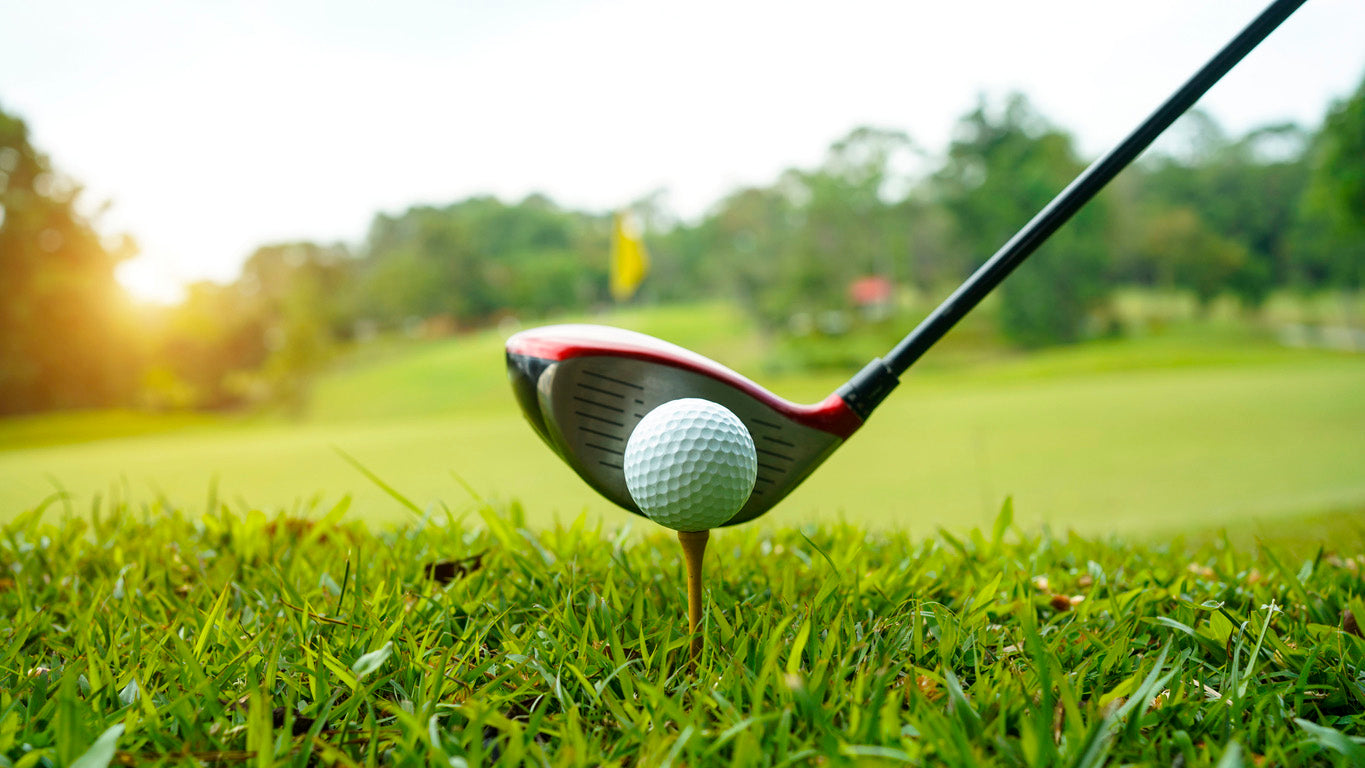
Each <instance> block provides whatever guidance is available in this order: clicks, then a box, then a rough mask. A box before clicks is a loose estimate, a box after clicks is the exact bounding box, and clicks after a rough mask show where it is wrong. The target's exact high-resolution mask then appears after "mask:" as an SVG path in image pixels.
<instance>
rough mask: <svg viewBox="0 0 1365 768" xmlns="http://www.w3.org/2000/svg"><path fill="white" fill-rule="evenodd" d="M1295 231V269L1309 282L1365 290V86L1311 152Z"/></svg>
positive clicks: (1332, 118) (1336, 110)
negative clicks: (1307, 182) (1307, 179)
mask: <svg viewBox="0 0 1365 768" xmlns="http://www.w3.org/2000/svg"><path fill="white" fill-rule="evenodd" d="M1311 157H1312V160H1311V163H1312V171H1311V179H1310V181H1309V187H1308V191H1307V193H1306V194H1305V195H1304V198H1303V202H1302V205H1301V206H1300V208H1299V210H1298V211H1297V213H1298V216H1297V221H1296V222H1295V226H1294V233H1295V244H1296V248H1295V249H1294V254H1293V255H1294V264H1295V267H1296V269H1297V271H1298V276H1299V277H1300V278H1302V279H1304V280H1305V282H1308V283H1310V284H1312V283H1320V284H1327V285H1332V286H1335V287H1339V288H1347V289H1354V290H1359V289H1360V288H1361V287H1362V286H1365V80H1362V81H1361V83H1360V86H1359V87H1358V88H1356V91H1355V93H1354V94H1352V95H1351V96H1350V97H1349V98H1347V99H1345V100H1343V101H1340V102H1338V103H1337V104H1335V105H1334V106H1333V107H1332V109H1331V110H1330V111H1329V112H1328V114H1327V118H1326V120H1325V121H1324V122H1323V126H1322V131H1321V132H1320V133H1319V134H1318V136H1317V140H1316V141H1315V142H1314V146H1313V148H1312V152H1311Z"/></svg>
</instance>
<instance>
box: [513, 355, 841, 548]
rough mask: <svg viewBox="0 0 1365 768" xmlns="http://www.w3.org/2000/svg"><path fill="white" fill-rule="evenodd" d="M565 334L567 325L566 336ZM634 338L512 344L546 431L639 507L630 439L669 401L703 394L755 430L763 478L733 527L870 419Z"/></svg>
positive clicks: (593, 481)
mask: <svg viewBox="0 0 1365 768" xmlns="http://www.w3.org/2000/svg"><path fill="white" fill-rule="evenodd" d="M527 333H529V334H536V333H537V332H535V331H532V332H527ZM519 337H520V338H519ZM565 337H566V334H564V333H563V332H561V333H560V335H559V337H558V338H559V339H560V340H563V339H564V338H565ZM543 338H545V336H544V335H542V336H538V337H537V336H532V337H530V340H531V341H534V340H536V339H543ZM642 339H643V340H647V341H648V342H650V343H649V344H646V343H645V342H644V341H641V340H642ZM631 340H632V341H634V342H635V343H634V344H615V345H613V344H604V343H600V342H595V343H593V344H590V345H586V346H585V347H579V348H576V349H575V353H574V354H573V355H571V356H566V355H563V354H558V353H555V352H554V351H546V349H545V348H544V347H542V346H537V345H536V344H533V343H526V342H527V341H528V337H527V336H526V335H525V334H519V335H518V337H513V339H512V340H509V342H508V352H507V370H508V377H509V378H510V379H511V383H512V389H513V391H514V392H515V393H516V396H517V401H518V403H519V404H520V405H521V408H522V411H523V413H524V414H525V415H526V419H527V421H528V422H530V424H531V427H532V428H533V429H534V430H535V431H536V433H537V434H539V435H540V437H541V438H542V439H543V440H544V441H545V442H546V444H548V445H549V446H550V448H551V449H553V450H554V451H555V453H557V454H559V456H560V458H561V459H563V460H564V462H565V463H567V464H568V465H569V466H570V467H571V468H572V469H573V470H574V471H575V472H577V473H578V475H579V476H580V477H582V478H583V480H584V481H586V482H587V483H588V485H590V486H592V487H593V488H594V489H595V490H597V492H599V493H601V494H602V495H603V496H605V497H606V498H607V499H609V500H610V501H612V502H613V503H615V504H617V505H618V506H621V507H623V508H625V509H627V510H629V511H631V512H635V513H636V514H640V510H639V508H638V507H637V506H636V505H635V502H634V500H633V499H632V498H631V496H630V492H629V490H627V488H626V480H625V473H624V469H623V465H624V462H623V459H624V455H625V449H626V442H627V440H629V438H630V434H631V432H632V431H633V430H634V429H635V425H636V424H638V423H639V421H640V419H641V418H643V417H644V416H645V414H647V413H649V412H650V411H651V410H653V409H654V408H656V407H658V406H660V405H662V404H664V403H666V402H669V401H671V400H676V399H678V398H683V397H699V398H703V399H706V400H710V401H712V402H715V403H718V404H720V405H723V406H725V407H726V408H728V409H730V410H731V411H732V412H733V413H734V414H735V415H736V416H738V417H739V418H740V420H741V421H743V422H744V424H745V426H746V427H747V428H748V429H749V433H750V434H751V435H752V436H753V439H754V446H755V448H756V449H757V451H758V479H757V481H756V482H755V484H754V491H753V493H752V494H751V495H750V497H749V500H748V501H747V502H746V503H745V505H744V506H743V507H742V508H741V509H740V511H739V512H738V513H736V514H735V516H734V517H733V518H731V519H730V521H729V522H728V523H726V524H727V525H734V524H737V523H742V522H746V521H748V520H752V519H754V518H756V517H758V516H759V515H762V514H763V513H765V512H767V511H768V510H770V509H772V508H773V506H774V505H776V504H777V503H778V502H779V501H781V500H782V499H783V498H785V497H786V496H787V495H788V494H789V493H791V491H792V490H793V489H795V488H796V487H797V486H798V485H799V484H800V483H801V481H803V480H805V479H806V477H807V476H809V475H810V473H811V472H812V471H814V470H815V468H816V467H818V466H819V465H820V464H821V463H822V462H823V461H824V460H825V458H826V457H828V456H829V455H830V454H831V453H832V452H833V451H834V450H835V449H836V448H838V447H839V445H841V444H842V443H843V441H844V439H845V438H846V437H847V436H848V434H850V433H851V432H852V430H853V429H856V427H857V424H858V423H860V422H853V421H850V420H849V419H847V418H845V416H844V414H843V413H842V411H841V409H840V406H842V402H838V403H835V402H831V401H826V403H822V404H820V405H818V406H796V405H793V404H791V403H788V402H786V401H785V400H781V399H780V398H777V397H776V396H774V395H772V394H771V393H767V392H766V391H762V390H761V389H758V388H757V385H754V384H753V383H752V382H749V381H748V380H747V379H743V378H742V377H739V376H738V375H737V374H734V373H733V372H731V371H728V369H725V368H723V367H721V366H719V365H717V364H715V363H712V362H711V361H708V360H705V358H701V357H700V356H696V355H693V354H692V353H686V355H682V354H678V353H677V348H673V347H672V345H664V344H662V343H660V342H657V341H656V340H652V339H648V337H642V336H638V335H632V336H631ZM684 352H685V351H684ZM555 358H558V359H555ZM703 363H704V364H703ZM727 374H728V375H727ZM833 399H837V398H833V397H832V400H833ZM840 433H842V434H840Z"/></svg>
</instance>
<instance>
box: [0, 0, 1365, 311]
mask: <svg viewBox="0 0 1365 768" xmlns="http://www.w3.org/2000/svg"><path fill="white" fill-rule="evenodd" d="M1262 7H1263V3H1262V2H1260V1H1259V0H1254V1H1248V0H1217V1H1215V0H1147V1H1146V2H1125V3H1117V2H1097V1H1096V0H1036V1H1035V2H1018V0H956V1H955V2H950V3H928V2H910V1H908V0H901V1H900V2H890V1H888V0H844V1H843V2H840V3H838V4H834V3H819V4H817V3H804V2H793V1H791V0H757V1H756V2H743V1H742V0H690V1H689V2H688V3H668V4H664V3H648V2H639V0H636V1H635V2H628V1H626V0H562V1H560V2H550V1H549V0H464V1H463V2H451V1H435V0H431V1H423V0H393V1H391V2H385V3H372V2H365V3H360V2H342V1H341V0H292V1H287V2H217V1H212V0H206V1H205V2H193V3H185V2H153V1H150V0H129V1H128V2H119V3H100V2H93V1H89V2H73V1H72V0H45V1H44V2H30V3H24V2H20V0H0V107H3V108H4V109H5V110H6V111H9V112H12V113H17V114H19V115H20V116H21V117H23V118H24V119H25V120H26V121H27V123H28V125H29V128H30V131H31V140H32V141H33V142H34V143H35V144H36V145H37V146H38V148H39V149H40V150H42V151H44V152H46V153H48V154H49V155H50V156H51V157H52V159H53V160H54V161H55V162H56V164H57V166H58V167H59V168H60V169H61V170H62V171H64V172H66V173H68V174H70V175H71V176H73V177H74V178H75V179H76V180H77V181H79V182H81V183H82V184H84V185H85V188H86V190H87V192H86V196H85V200H86V201H87V203H88V204H90V205H91V206H92V208H93V206H94V204H95V203H101V202H108V203H109V206H108V208H107V210H105V212H104V213H102V214H101V216H100V219H99V224H100V228H101V230H102V231H105V232H108V233H114V232H126V233H128V234H131V235H132V236H133V237H134V238H135V239H136V240H137V242H138V244H139V247H140V255H138V256H137V257H136V258H135V259H133V260H131V261H129V262H127V263H125V264H124V265H122V266H121V267H120V272H119V277H120V280H122V281H123V282H124V284H125V285H126V286H128V287H129V289H130V290H131V291H133V292H134V293H135V294H136V295H138V296H140V297H143V298H152V299H160V300H164V301H169V300H174V299H175V297H176V296H177V295H178V294H179V291H180V289H181V287H182V286H183V285H185V284H187V283H188V282H192V281H194V280H200V279H213V280H220V281H226V280H231V279H233V278H234V277H235V276H236V275H237V271H238V269H239V267H240V265H241V263H242V262H243V261H244V260H245V259H246V257H247V256H249V255H250V254H251V252H252V251H253V250H254V249H255V248H256V247H257V246H259V245H263V244H266V243H270V242H280V241H285V240H300V239H306V240H314V241H321V242H335V241H343V242H348V243H352V244H357V243H360V242H362V241H363V238H364V235H365V232H366V230H367V229H368V227H369V224H370V222H371V220H372V219H373V217H374V216H375V214H376V213H379V212H387V213H398V212H401V211H402V210H404V209H406V208H407V207H409V206H411V205H415V204H443V203H447V202H452V201H455V200H458V199H462V198H465V197H468V196H471V195H481V194H493V195H497V196H499V197H501V198H503V199H505V200H509V201H510V200H517V199H520V198H522V197H524V196H525V195H527V194H530V193H532V192H540V193H544V194H547V195H549V196H550V197H551V198H553V199H554V200H555V201H557V202H558V203H560V204H561V205H564V206H567V207H573V208H579V209H586V210H593V211H607V210H611V209H612V208H615V207H619V206H622V205H625V204H627V203H630V202H631V201H633V200H636V199H639V198H641V197H643V196H645V195H648V194H650V193H652V192H654V191H656V190H660V189H664V190H667V197H666V198H665V199H666V201H667V204H668V205H669V207H671V209H672V210H673V211H675V212H676V213H677V214H678V215H680V216H682V217H684V218H694V217H697V216H699V215H701V214H702V213H703V212H705V211H706V210H707V208H708V207H709V206H711V205H712V204H714V203H715V202H716V201H717V200H719V199H720V198H721V197H723V196H724V195H725V194H726V193H728V192H730V191H733V190H734V189H736V188H739V187H741V186H745V185H754V184H768V183H771V182H772V181H773V180H774V179H775V178H776V177H777V176H778V174H779V173H781V171H782V170H784V169H786V168H791V167H812V166H815V165H817V164H818V163H819V162H820V160H821V158H822V156H823V155H824V152H825V149H826V148H827V147H828V146H829V144H830V143H831V142H832V141H834V140H836V139H838V138H839V137H841V136H843V135H845V134H846V133H847V132H848V131H850V130H851V129H852V128H854V127H856V126H858V125H875V126H879V127H888V128H898V129H901V130H905V131H906V132H908V133H909V134H910V136H911V137H912V138H913V139H914V140H915V141H916V142H917V143H918V144H919V145H920V146H921V147H923V148H924V149H925V150H927V151H928V152H930V153H931V155H932V154H933V153H939V152H942V151H943V149H944V148H945V147H946V146H947V143H948V142H949V140H950V139H951V135H952V127H953V124H954V121H955V120H956V119H957V118H958V117H959V116H961V115H962V114H963V113H964V112H966V111H968V110H970V109H971V108H973V107H974V106H975V104H976V103H977V99H978V95H979V94H982V93H985V94H989V95H995V96H999V95H1001V94H1005V93H1008V92H1010V91H1012V90H1019V91H1023V92H1025V93H1026V94H1027V95H1028V96H1029V97H1030V99H1031V100H1032V101H1033V103H1034V104H1035V106H1036V107H1037V108H1038V109H1039V111H1040V112H1041V113H1042V114H1043V115H1044V116H1046V117H1047V118H1049V119H1050V120H1051V121H1052V122H1053V123H1054V124H1057V125H1059V126H1061V127H1063V128H1065V129H1067V130H1069V131H1071V132H1072V133H1073V134H1074V135H1075V136H1076V138H1077V141H1078V144H1079V147H1080V148H1081V150H1082V151H1083V152H1084V153H1085V154H1086V155H1087V156H1094V155H1098V154H1100V153H1102V152H1103V151H1105V150H1107V149H1108V148H1109V147H1110V146H1111V145H1112V144H1114V143H1116V142H1117V141H1118V140H1119V139H1121V138H1122V137H1123V136H1124V135H1125V134H1126V133H1127V132H1128V131H1129V130H1131V129H1132V128H1133V127H1134V126H1135V125H1136V124H1137V123H1138V122H1139V121H1140V120H1141V119H1142V118H1144V117H1145V116H1146V115H1147V113H1148V112H1150V111H1151V110H1152V109H1153V108H1154V107H1155V106H1156V105H1157V104H1159V103H1160V102H1161V101H1162V100H1163V99H1164V98H1165V97H1166V96H1167V95H1168V94H1169V93H1170V92H1171V91H1173V90H1174V89H1175V88H1176V87H1178V86H1179V85H1180V83H1182V82H1183V81H1184V80H1185V79H1186V78H1187V77H1188V76H1189V75H1190V74H1191V73H1193V72H1194V70H1195V69H1196V68H1197V67H1198V66H1200V65H1201V64H1202V63H1203V62H1204V61H1205V60H1206V59H1207V58H1208V57H1209V56H1210V55H1211V54H1212V53H1213V52H1214V51H1215V50H1217V49H1218V48H1219V47H1221V46H1222V45H1223V44H1224V43H1225V42H1227V40H1228V39H1230V38H1231V37H1232V36H1233V35H1234V34H1236V32H1237V31H1238V30H1239V29H1241V27H1242V26H1244V25H1245V24H1246V22H1248V21H1249V20H1250V19H1251V18H1253V17H1254V16H1255V15H1256V14H1257V13H1259V12H1260V10H1261V8H1262ZM1362 77H1365V3H1362V2H1359V0H1308V2H1307V4H1306V5H1305V6H1304V7H1303V8H1301V9H1300V10H1299V11H1298V12H1297V13H1296V14H1295V15H1294V16H1293V17H1291V18H1290V19H1289V20H1288V21H1287V22H1286V23H1285V25H1284V26H1283V27H1282V28H1281V29H1280V30H1278V31H1277V32H1276V33H1275V34H1273V35H1272V36H1271V37H1270V39H1268V40H1267V41H1266V42H1265V43H1263V44H1262V45H1261V47H1260V48H1259V49H1257V50H1256V51H1254V52H1252V54H1251V55H1250V56H1249V57H1248V58H1247V59H1246V61H1244V62H1243V63H1242V65H1241V66H1240V67H1239V68H1237V69H1235V70H1234V71H1233V72H1232V73H1231V74H1229V75H1228V76H1227V78H1225V79H1224V81H1223V82H1222V83H1220V84H1219V85H1218V86H1216V87H1215V89H1214V90H1213V91H1211V92H1210V93H1209V95H1208V96H1206V97H1205V99H1204V100H1203V101H1202V102H1201V103H1200V106H1201V107H1203V108H1204V109H1206V110H1207V111H1208V112H1210V113H1211V114H1212V115H1213V116H1214V117H1215V118H1216V119H1217V120H1219V121H1220V122H1221V123H1222V124H1223V125H1224V126H1225V127H1227V128H1228V129H1229V130H1230V131H1232V132H1234V133H1239V132H1242V131H1245V130H1248V129H1250V128H1253V127H1256V126H1259V125H1263V124H1266V123H1271V122H1282V121H1286V120H1292V121H1297V122H1300V123H1302V124H1305V125H1309V126H1316V125H1317V124H1318V123H1319V122H1320V121H1321V119H1322V116H1323V114H1324V113H1325V111H1326V109H1327V107H1328V105H1329V104H1330V102H1331V101H1332V100H1333V99H1335V98H1341V97H1344V96H1345V95H1347V94H1348V93H1350V92H1351V91H1352V90H1353V89H1354V88H1355V86H1356V85H1357V84H1358V83H1359V82H1360V81H1361V79H1362Z"/></svg>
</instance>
